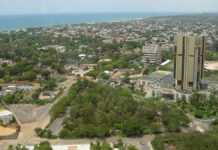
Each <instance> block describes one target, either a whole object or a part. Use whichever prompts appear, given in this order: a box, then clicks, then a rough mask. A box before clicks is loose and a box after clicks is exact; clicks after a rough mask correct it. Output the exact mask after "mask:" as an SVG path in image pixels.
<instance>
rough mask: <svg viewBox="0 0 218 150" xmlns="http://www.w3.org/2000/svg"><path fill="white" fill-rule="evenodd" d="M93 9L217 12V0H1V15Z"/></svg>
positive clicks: (93, 10)
mask: <svg viewBox="0 0 218 150" xmlns="http://www.w3.org/2000/svg"><path fill="white" fill-rule="evenodd" d="M92 12H93V13H96V12H183V13H184V12H187V13H189V12H200V13H202V12H218V0H0V15H1V14H3V15H5V14H53V13H92Z"/></svg>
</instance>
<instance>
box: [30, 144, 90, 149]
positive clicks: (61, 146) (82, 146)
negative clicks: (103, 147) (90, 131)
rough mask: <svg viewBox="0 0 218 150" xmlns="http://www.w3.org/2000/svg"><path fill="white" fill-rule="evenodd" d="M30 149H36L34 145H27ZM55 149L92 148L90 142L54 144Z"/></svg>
mask: <svg viewBox="0 0 218 150" xmlns="http://www.w3.org/2000/svg"><path fill="white" fill-rule="evenodd" d="M26 147H27V149H28V150H34V146H26ZM51 147H52V149H53V150H90V149H91V146H90V144H78V145H52V146H51Z"/></svg>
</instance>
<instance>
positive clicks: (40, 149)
mask: <svg viewBox="0 0 218 150" xmlns="http://www.w3.org/2000/svg"><path fill="white" fill-rule="evenodd" d="M8 150H28V148H26V147H25V146H23V145H16V146H12V145H11V146H9V147H8ZM33 150H52V147H51V145H50V143H49V142H41V143H40V144H36V145H35V146H34V149H33Z"/></svg>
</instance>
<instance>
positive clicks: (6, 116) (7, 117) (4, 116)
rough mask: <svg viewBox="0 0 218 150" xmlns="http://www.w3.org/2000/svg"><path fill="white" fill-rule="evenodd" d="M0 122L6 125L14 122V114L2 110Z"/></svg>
mask: <svg viewBox="0 0 218 150" xmlns="http://www.w3.org/2000/svg"><path fill="white" fill-rule="evenodd" d="M0 121H1V122H2V124H4V125H7V124H9V123H10V122H11V121H13V113H12V112H10V111H8V110H0Z"/></svg>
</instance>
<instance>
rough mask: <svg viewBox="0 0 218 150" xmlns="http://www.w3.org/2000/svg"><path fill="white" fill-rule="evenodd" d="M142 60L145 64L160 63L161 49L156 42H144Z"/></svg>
mask: <svg viewBox="0 0 218 150" xmlns="http://www.w3.org/2000/svg"><path fill="white" fill-rule="evenodd" d="M143 53H144V62H145V63H146V64H160V63H161V49H160V46H159V45H157V44H146V45H145V46H144V47H143Z"/></svg>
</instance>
